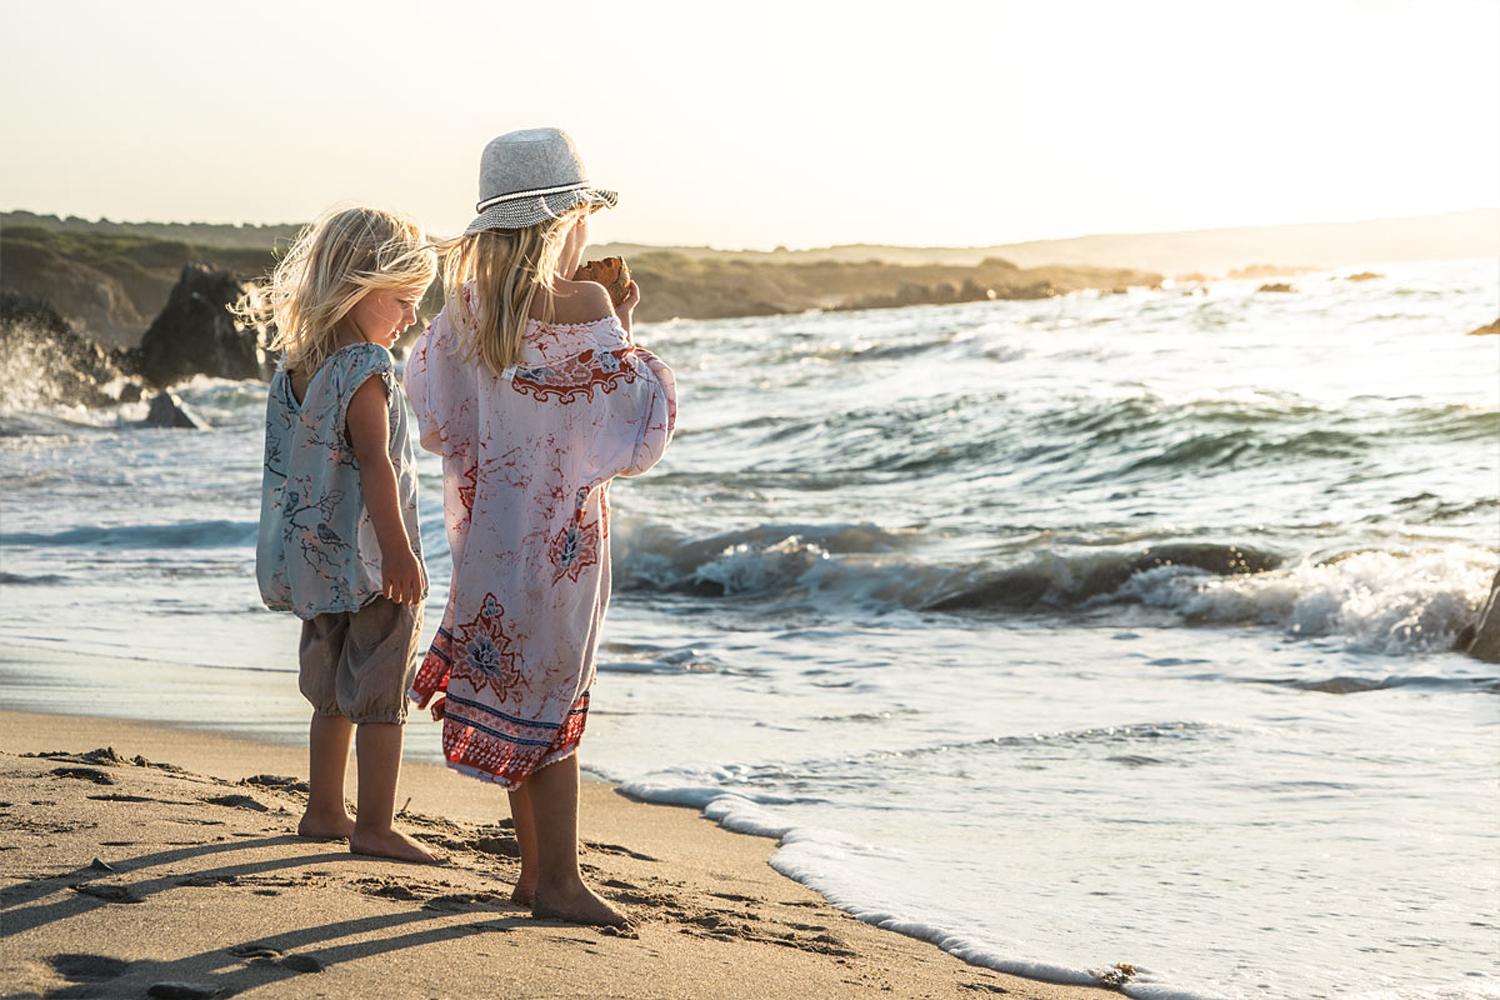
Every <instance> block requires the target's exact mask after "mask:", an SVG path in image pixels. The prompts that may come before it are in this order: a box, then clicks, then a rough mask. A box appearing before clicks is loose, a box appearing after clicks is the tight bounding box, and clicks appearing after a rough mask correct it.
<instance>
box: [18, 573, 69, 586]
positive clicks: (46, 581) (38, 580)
mask: <svg viewBox="0 0 1500 1000" xmlns="http://www.w3.org/2000/svg"><path fill="white" fill-rule="evenodd" d="M72 579H73V578H72V577H70V576H65V575H63V574H61V573H38V574H37V575H35V576H26V575H25V574H23V573H0V585H3V586H9V587H51V586H55V585H56V584H59V583H68V582H70V581H71V580H72Z"/></svg>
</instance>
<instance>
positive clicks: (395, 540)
mask: <svg viewBox="0 0 1500 1000" xmlns="http://www.w3.org/2000/svg"><path fill="white" fill-rule="evenodd" d="M388 406H389V401H388V400H387V398H386V394H385V384H384V383H383V382H382V381H381V380H380V379H378V378H371V379H366V380H365V382H364V384H363V385H361V386H360V387H359V388H358V389H356V390H354V395H353V397H351V398H350V400H349V411H348V415H347V418H346V421H347V425H348V428H349V443H350V444H351V445H353V446H354V457H355V458H356V459H357V460H358V461H359V486H360V490H361V491H362V492H363V493H364V497H365V508H366V509H367V510H368V511H369V512H370V522H371V523H372V524H373V525H374V526H375V538H376V540H377V541H379V542H380V568H381V576H382V577H383V579H382V581H381V582H382V583H383V584H384V586H385V596H386V597H389V598H390V599H391V600H393V601H395V602H396V603H397V604H416V603H417V602H419V601H421V599H422V591H423V590H424V589H425V588H424V584H425V583H426V580H425V574H424V573H423V570H422V561H421V560H420V559H418V558H417V556H416V553H414V552H413V551H412V550H411V540H410V539H409V538H407V537H406V525H405V524H403V523H402V521H401V506H400V504H399V502H398V501H397V499H396V469H395V467H394V466H393V465H391V456H390V435H391V427H390V419H389V417H388V409H387V407H388Z"/></svg>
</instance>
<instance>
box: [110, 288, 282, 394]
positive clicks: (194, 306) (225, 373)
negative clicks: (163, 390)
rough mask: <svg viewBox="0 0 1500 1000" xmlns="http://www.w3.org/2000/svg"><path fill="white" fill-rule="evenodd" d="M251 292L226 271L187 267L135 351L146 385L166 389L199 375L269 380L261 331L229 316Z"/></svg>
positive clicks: (267, 360)
mask: <svg viewBox="0 0 1500 1000" xmlns="http://www.w3.org/2000/svg"><path fill="white" fill-rule="evenodd" d="M251 288H252V285H251V284H250V283H249V282H245V281H241V280H240V279H239V278H236V277H235V276H234V275H233V274H230V273H229V272H228V271H213V270H210V269H209V268H207V267H205V266H204V265H202V264H188V265H185V266H184V267H183V269H182V276H181V278H179V279H178V281H177V286H176V287H175V288H173V289H172V294H171V296H170V297H169V298H168V299H167V304H166V306H165V307H164V308H163V309H162V311H161V313H160V315H158V316H157V317H156V319H155V321H153V322H152V324H151V328H150V329H149V330H147V331H146V335H145V336H144V337H142V338H141V346H140V349H139V351H137V352H133V356H134V358H135V359H136V360H137V362H138V364H139V370H140V373H141V375H142V376H144V377H145V379H146V381H147V382H150V383H151V384H153V385H157V386H167V385H170V384H172V383H173V382H175V381H177V380H178V379H183V378H187V377H189V376H191V375H200V374H201V375H211V376H215V377H218V378H269V377H270V374H271V369H272V363H271V359H270V355H269V354H268V352H267V350H266V343H267V337H266V334H265V331H264V330H259V329H256V328H255V327H252V326H247V325H245V324H243V323H241V322H239V321H238V320H237V319H236V318H235V316H234V314H233V313H232V312H231V311H230V309H231V307H232V306H233V305H234V304H235V302H237V301H238V300H239V298H240V296H241V295H242V294H244V293H245V292H246V291H249V290H251Z"/></svg>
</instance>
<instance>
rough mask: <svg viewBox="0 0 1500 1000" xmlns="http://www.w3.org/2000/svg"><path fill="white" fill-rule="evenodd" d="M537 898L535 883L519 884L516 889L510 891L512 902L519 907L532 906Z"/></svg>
mask: <svg viewBox="0 0 1500 1000" xmlns="http://www.w3.org/2000/svg"><path fill="white" fill-rule="evenodd" d="M535 898H536V883H535V882H517V883H516V887H515V888H514V889H512V890H511V891H510V901H511V902H512V903H515V904H516V905H517V906H530V905H531V901H532V900H533V899H535Z"/></svg>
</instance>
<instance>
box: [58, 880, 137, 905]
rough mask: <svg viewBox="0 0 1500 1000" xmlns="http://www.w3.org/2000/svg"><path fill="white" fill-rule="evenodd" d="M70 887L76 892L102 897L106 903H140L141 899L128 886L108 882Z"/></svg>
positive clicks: (96, 897)
mask: <svg viewBox="0 0 1500 1000" xmlns="http://www.w3.org/2000/svg"><path fill="white" fill-rule="evenodd" d="M70 888H71V889H72V890H73V891H74V892H78V893H82V894H83V895H85V896H93V897H94V898H95V899H102V900H104V901H105V902H106V903H139V902H140V901H141V899H140V897H139V896H137V895H135V894H134V893H133V892H131V891H130V888H129V887H128V886H123V885H111V884H109V883H107V882H88V883H85V884H84V885H75V886H71V887H70Z"/></svg>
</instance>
